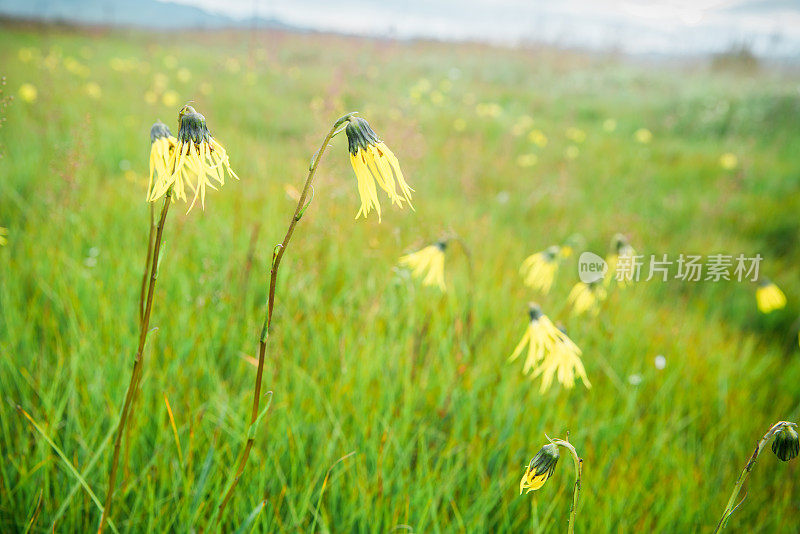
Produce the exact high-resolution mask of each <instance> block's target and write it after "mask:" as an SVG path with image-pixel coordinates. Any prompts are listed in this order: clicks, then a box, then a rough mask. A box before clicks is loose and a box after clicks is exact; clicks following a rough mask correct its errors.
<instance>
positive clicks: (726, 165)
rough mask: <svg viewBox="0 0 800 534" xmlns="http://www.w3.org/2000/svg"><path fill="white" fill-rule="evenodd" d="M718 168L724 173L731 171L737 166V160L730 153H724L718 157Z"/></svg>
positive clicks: (734, 155)
mask: <svg viewBox="0 0 800 534" xmlns="http://www.w3.org/2000/svg"><path fill="white" fill-rule="evenodd" d="M719 166H720V167H722V168H723V169H725V170H726V171H732V170H733V169H735V168H736V167H738V166H739V158H737V157H736V154H734V153H732V152H726V153H724V154H723V155H721V156H720V157H719Z"/></svg>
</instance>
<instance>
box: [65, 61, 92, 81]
mask: <svg viewBox="0 0 800 534" xmlns="http://www.w3.org/2000/svg"><path fill="white" fill-rule="evenodd" d="M64 68H65V69H67V70H68V71H69V72H71V73H72V74H75V75H76V76H81V77H83V78H85V77H87V76H89V67H87V66H86V65H82V64H81V63H80V62H79V61H78V60H77V59H75V58H74V57H67V58H66V59H64Z"/></svg>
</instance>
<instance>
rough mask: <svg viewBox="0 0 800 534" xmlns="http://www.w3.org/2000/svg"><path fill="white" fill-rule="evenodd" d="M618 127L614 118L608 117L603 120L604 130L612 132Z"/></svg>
mask: <svg viewBox="0 0 800 534" xmlns="http://www.w3.org/2000/svg"><path fill="white" fill-rule="evenodd" d="M616 129H617V121H616V120H614V119H606V120H604V121H603V130H604V131H606V132H608V133H611V132H613V131H614V130H616Z"/></svg>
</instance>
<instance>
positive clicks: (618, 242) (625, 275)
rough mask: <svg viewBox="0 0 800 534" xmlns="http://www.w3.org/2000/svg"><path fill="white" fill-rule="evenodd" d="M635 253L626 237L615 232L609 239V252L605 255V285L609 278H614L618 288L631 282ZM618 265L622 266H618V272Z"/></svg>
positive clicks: (609, 282) (608, 282)
mask: <svg viewBox="0 0 800 534" xmlns="http://www.w3.org/2000/svg"><path fill="white" fill-rule="evenodd" d="M635 255H636V250H634V248H633V247H632V246H631V244H630V243H629V242H628V238H626V237H625V236H624V235H622V234H616V235H615V236H614V238H613V239H612V240H611V252H609V254H608V256H606V264H607V265H608V275H607V276H606V280H605V285H606V286H608V285H610V284H611V280H616V282H617V285H618V286H619V287H620V288H625V287H628V285H630V284H632V283H633V278H634V276H635V269H634V267H635V265H634V263H633V262H634V256H635ZM621 262H622V263H621ZM620 265H622V266H623V267H620V269H619V272H617V267H618V266H620Z"/></svg>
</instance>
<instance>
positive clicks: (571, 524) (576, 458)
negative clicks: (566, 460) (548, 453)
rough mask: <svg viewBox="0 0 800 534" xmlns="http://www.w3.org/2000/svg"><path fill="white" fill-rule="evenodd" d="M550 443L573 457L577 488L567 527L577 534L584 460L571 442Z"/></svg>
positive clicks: (573, 496)
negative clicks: (576, 527) (576, 525)
mask: <svg viewBox="0 0 800 534" xmlns="http://www.w3.org/2000/svg"><path fill="white" fill-rule="evenodd" d="M548 439H550V438H548ZM567 439H569V438H567ZM550 443H552V444H553V445H557V446H559V447H563V448H565V449H567V450H568V451H569V452H570V454H571V455H572V462H573V464H574V465H575V488H574V490H573V492H572V505H571V506H570V508H569V524H568V526H567V532H568V534H573V533H574V532H575V516H576V515H577V514H578V497H579V495H580V493H581V473H582V471H583V460H582V459H581V457H580V456H578V451H576V450H575V447H573V446H572V443H570V442H569V441H566V440H562V439H550Z"/></svg>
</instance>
